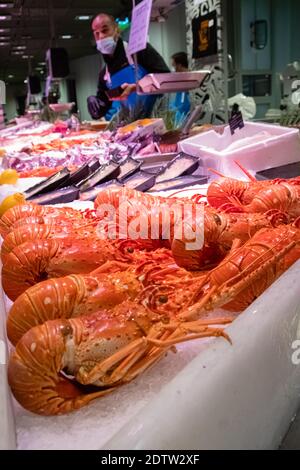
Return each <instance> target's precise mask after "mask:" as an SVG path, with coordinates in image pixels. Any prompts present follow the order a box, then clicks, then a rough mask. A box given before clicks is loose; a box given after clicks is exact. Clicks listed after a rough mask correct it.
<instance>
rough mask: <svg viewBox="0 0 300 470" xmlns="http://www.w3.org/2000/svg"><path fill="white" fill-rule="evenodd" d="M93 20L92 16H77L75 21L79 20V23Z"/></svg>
mask: <svg viewBox="0 0 300 470" xmlns="http://www.w3.org/2000/svg"><path fill="white" fill-rule="evenodd" d="M92 18H93V17H92V15H78V16H75V20H77V21H89V20H91V19H92Z"/></svg>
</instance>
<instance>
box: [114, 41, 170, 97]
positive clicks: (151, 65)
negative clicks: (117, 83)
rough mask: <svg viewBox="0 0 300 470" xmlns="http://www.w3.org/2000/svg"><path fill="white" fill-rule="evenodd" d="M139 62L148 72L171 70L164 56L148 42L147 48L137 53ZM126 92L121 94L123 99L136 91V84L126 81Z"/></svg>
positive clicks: (123, 86)
mask: <svg viewBox="0 0 300 470" xmlns="http://www.w3.org/2000/svg"><path fill="white" fill-rule="evenodd" d="M137 61H138V64H139V65H141V66H142V67H143V68H144V69H145V70H146V71H147V72H148V73H168V72H170V69H169V67H168V66H167V64H166V63H165V61H164V59H163V58H162V56H161V55H160V54H159V53H158V52H157V51H156V50H155V49H154V47H152V46H151V44H147V47H146V49H144V50H143V51H140V52H138V53H137ZM122 88H124V93H122V95H121V96H120V99H121V100H126V99H127V98H128V96H129V95H130V94H131V93H133V92H135V90H136V84H135V83H132V84H128V83H124V85H122Z"/></svg>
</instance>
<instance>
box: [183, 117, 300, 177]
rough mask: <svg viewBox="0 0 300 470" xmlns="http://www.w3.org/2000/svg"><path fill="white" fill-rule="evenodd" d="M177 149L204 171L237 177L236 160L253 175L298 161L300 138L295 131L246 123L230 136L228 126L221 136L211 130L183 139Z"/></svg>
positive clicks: (239, 171)
mask: <svg viewBox="0 0 300 470" xmlns="http://www.w3.org/2000/svg"><path fill="white" fill-rule="evenodd" d="M179 148H180V150H182V151H184V152H186V153H188V154H190V155H194V156H196V157H199V159H200V165H202V166H203V168H204V170H206V169H208V168H213V169H215V170H218V171H220V172H221V173H223V174H224V175H226V176H232V177H236V178H240V177H241V176H242V172H241V170H240V169H239V167H238V166H237V165H236V163H235V160H238V161H239V162H240V163H241V164H242V165H243V166H244V167H245V168H247V169H248V170H250V171H251V170H252V171H253V172H256V171H261V170H266V169H268V168H274V167H278V166H281V165H286V164H288V163H294V162H298V161H300V137H299V131H298V130H297V129H290V128H286V127H280V126H276V125H270V124H262V123H252V122H246V123H245V127H244V128H243V129H238V130H236V132H235V134H234V135H231V132H230V128H229V126H226V127H225V128H224V133H223V134H218V133H217V132H215V131H214V130H211V131H208V132H204V133H202V134H200V135H196V136H195V137H191V138H189V139H186V140H184V141H182V142H180V144H179Z"/></svg>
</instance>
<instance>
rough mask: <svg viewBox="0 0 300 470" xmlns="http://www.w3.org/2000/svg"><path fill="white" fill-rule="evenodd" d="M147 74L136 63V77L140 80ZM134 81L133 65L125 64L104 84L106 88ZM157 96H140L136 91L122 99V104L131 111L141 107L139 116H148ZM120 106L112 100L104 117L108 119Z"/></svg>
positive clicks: (119, 103) (118, 102)
mask: <svg viewBox="0 0 300 470" xmlns="http://www.w3.org/2000/svg"><path fill="white" fill-rule="evenodd" d="M147 74H148V72H147V71H146V70H145V69H144V68H143V67H142V66H141V65H138V71H137V79H138V80H140V79H141V78H143V77H144V76H145V75H147ZM135 81H136V73H135V66H134V65H127V67H124V68H123V69H121V70H119V71H118V72H116V73H114V74H113V75H111V76H110V80H107V82H106V85H107V88H117V87H118V86H120V85H123V83H129V84H131V83H135ZM157 98H158V96H157V95H147V96H141V95H138V94H137V93H131V94H130V95H129V96H128V99H127V100H126V101H122V106H126V107H128V108H129V109H130V110H132V111H134V109H141V114H142V116H141V117H149V116H150V115H151V112H152V109H153V106H154V103H155V101H156V99H157ZM120 108H121V102H120V101H112V105H111V108H110V109H109V111H108V112H107V113H106V115H105V119H106V120H107V121H109V120H110V119H111V118H112V117H113V115H114V114H116V113H117V112H118V111H119V109H120Z"/></svg>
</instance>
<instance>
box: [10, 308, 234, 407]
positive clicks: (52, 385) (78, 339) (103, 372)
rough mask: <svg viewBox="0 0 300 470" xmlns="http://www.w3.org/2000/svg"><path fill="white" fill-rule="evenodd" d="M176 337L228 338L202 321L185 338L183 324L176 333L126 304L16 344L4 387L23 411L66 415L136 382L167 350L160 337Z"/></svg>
mask: <svg viewBox="0 0 300 470" xmlns="http://www.w3.org/2000/svg"><path fill="white" fill-rule="evenodd" d="M223 321H224V320H223ZM221 322H222V319H221V320H220V321H219V323H221ZM225 322H228V319H227V320H225V321H224V323H225ZM211 323H213V321H211ZM182 336H184V340H188V339H195V338H200V337H208V336H224V337H225V338H227V339H228V336H227V335H226V334H225V333H224V331H223V330H222V329H220V328H214V327H209V326H208V324H207V322H205V321H204V322H203V325H200V324H197V325H194V322H193V323H192V325H191V333H190V334H189V324H188V323H186V324H185V329H184V330H181V329H180V328H178V324H177V323H173V322H170V323H169V324H167V323H166V321H164V322H161V321H160V318H159V317H158V316H157V315H156V314H151V313H150V312H149V311H148V310H147V309H146V308H145V307H143V306H141V305H137V304H136V303H132V302H125V303H123V304H121V305H118V306H117V307H115V308H114V309H112V310H109V311H107V310H104V311H101V312H97V313H95V314H93V315H90V316H85V317H79V318H74V319H69V320H65V319H60V320H53V321H47V322H46V323H44V324H43V325H40V326H37V327H34V328H32V329H31V330H29V331H28V332H27V333H26V334H25V335H24V336H23V337H22V339H21V340H20V341H19V342H18V344H17V347H16V350H15V352H14V353H13V354H12V355H11V356H10V360H9V365H8V380H9V384H10V387H11V390H12V392H13V394H14V396H15V398H16V399H17V400H18V402H19V403H20V404H21V405H22V406H23V407H24V408H26V409H27V410H30V411H32V412H34V413H38V414H41V415H58V414H63V413H68V412H70V411H74V410H76V409H78V408H81V407H82V406H84V405H86V404H88V403H89V402H90V401H92V400H94V399H95V398H98V397H100V396H103V395H106V394H107V393H110V392H112V391H113V390H114V388H115V387H117V386H119V385H122V384H124V383H126V382H129V381H131V380H132V379H134V378H135V377H137V376H138V375H139V374H140V373H142V372H143V371H144V370H145V369H147V368H148V367H150V366H151V365H152V364H154V363H155V362H157V361H158V360H159V359H160V358H161V357H162V356H163V355H164V354H165V352H166V351H167V350H168V349H169V348H170V346H169V345H168V344H166V345H164V338H170V340H169V341H170V342H171V343H172V345H173V344H175V343H176V341H177V340H176V338H178V340H179V341H180V340H182ZM156 340H159V346H157V343H156Z"/></svg>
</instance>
